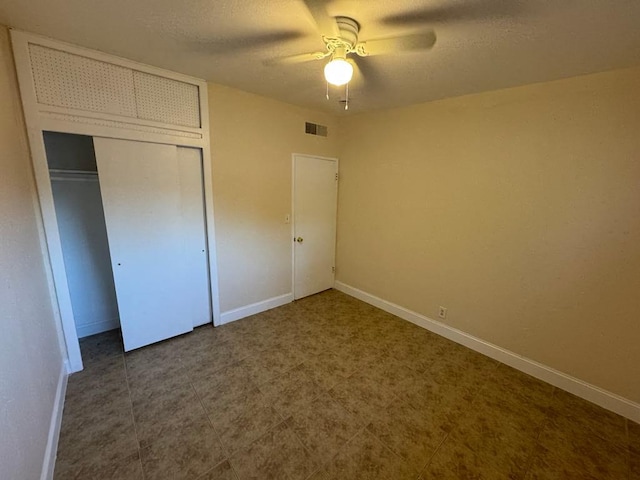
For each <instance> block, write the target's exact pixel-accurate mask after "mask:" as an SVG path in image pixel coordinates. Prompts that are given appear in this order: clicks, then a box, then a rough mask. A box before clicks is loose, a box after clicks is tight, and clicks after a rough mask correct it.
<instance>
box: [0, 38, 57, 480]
mask: <svg viewBox="0 0 640 480" xmlns="http://www.w3.org/2000/svg"><path fill="white" fill-rule="evenodd" d="M0 105H1V108H0V171H1V172H2V173H1V174H0V219H2V220H1V221H0V282H1V284H0V319H1V322H0V325H1V328H2V333H1V334H0V432H2V433H1V434H0V437H1V439H0V478H7V479H9V478H14V479H19V478H40V472H41V469H42V460H43V458H44V452H45V447H46V442H47V435H48V433H49V422H50V421H51V414H52V410H53V402H54V396H55V392H56V387H57V382H58V377H59V374H60V369H61V366H62V355H61V353H60V346H59V343H58V337H57V331H56V326H55V325H56V324H55V321H54V316H53V313H52V308H51V302H50V297H49V291H48V288H47V280H46V278H47V277H46V275H45V270H44V262H43V257H42V253H41V246H40V241H39V233H38V227H37V225H38V224H39V222H40V220H39V216H38V213H37V212H38V210H37V206H36V203H35V187H34V181H33V173H32V169H31V161H30V159H29V150H28V147H27V140H26V132H25V128H24V121H23V117H22V110H21V107H20V100H19V97H18V87H17V80H16V78H15V70H14V67H13V59H12V57H11V50H10V45H9V35H8V31H7V29H6V27H3V26H0Z"/></svg>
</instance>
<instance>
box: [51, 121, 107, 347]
mask: <svg viewBox="0 0 640 480" xmlns="http://www.w3.org/2000/svg"><path fill="white" fill-rule="evenodd" d="M43 137H44V144H45V151H46V156H47V164H48V167H49V178H50V181H51V190H52V193H53V203H54V208H55V213H56V219H57V223H58V231H59V234H60V243H61V246H62V254H63V260H64V267H65V272H66V276H67V284H68V288H69V295H70V297H71V306H72V309H73V317H74V321H75V328H76V333H77V336H78V339H82V338H85V337H88V336H91V335H96V334H99V333H103V332H107V331H110V330H118V335H120V333H119V329H120V315H119V312H118V302H117V299H116V290H115V284H114V279H113V271H112V267H111V256H110V252H109V242H108V238H107V229H106V225H105V217H104V209H103V204H102V196H101V192H100V182H99V177H98V168H97V165H96V155H95V150H94V145H93V137H90V136H85V135H77V134H69V133H58V132H49V131H45V132H43Z"/></svg>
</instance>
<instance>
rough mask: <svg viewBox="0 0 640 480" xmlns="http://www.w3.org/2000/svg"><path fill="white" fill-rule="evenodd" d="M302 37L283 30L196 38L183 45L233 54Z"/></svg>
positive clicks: (193, 48) (294, 32)
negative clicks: (236, 35) (235, 35)
mask: <svg viewBox="0 0 640 480" xmlns="http://www.w3.org/2000/svg"><path fill="white" fill-rule="evenodd" d="M303 36H304V35H303V34H302V33H300V32H298V31H293V30H284V31H279V32H268V33H258V34H253V35H246V36H238V37H225V38H197V39H195V40H191V41H187V42H185V45H187V46H188V47H189V48H190V49H191V50H196V51H202V52H206V53H212V54H219V53H235V52H242V51H248V50H257V49H261V48H267V47H269V46H270V45H277V44H284V43H286V42H290V41H292V40H297V39H299V38H301V37H303Z"/></svg>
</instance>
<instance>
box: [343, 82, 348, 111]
mask: <svg viewBox="0 0 640 480" xmlns="http://www.w3.org/2000/svg"><path fill="white" fill-rule="evenodd" d="M344 109H345V110H349V83H347V85H346V87H345V100H344Z"/></svg>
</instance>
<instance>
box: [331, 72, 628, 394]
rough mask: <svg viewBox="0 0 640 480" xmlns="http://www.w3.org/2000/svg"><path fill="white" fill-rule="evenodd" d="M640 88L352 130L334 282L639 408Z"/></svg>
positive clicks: (612, 82) (451, 103)
mask: <svg viewBox="0 0 640 480" xmlns="http://www.w3.org/2000/svg"><path fill="white" fill-rule="evenodd" d="M639 85H640V69H630V70H621V71H615V72H609V73H602V74H596V75H590V76H584V77H579V78H573V79H568V80H562V81H557V82H552V83H545V84H537V85H530V86H525V87H520V88H513V89H508V90H501V91H496V92H489V93H484V94H479V95H472V96H466V97H460V98H455V99H449V100H443V101H439V102H434V103H429V104H422V105H417V106H412V107H408V108H403V109H395V110H388V111H383V112H378V113H370V114H361V115H357V116H353V117H348V118H346V119H345V120H343V121H342V122H341V128H342V130H341V131H340V133H341V137H340V141H341V145H340V150H339V153H340V168H341V182H340V200H339V209H338V217H339V219H338V250H337V279H338V280H340V281H342V282H345V283H347V284H349V285H351V286H354V287H357V288H360V289H362V290H364V291H366V292H369V293H371V294H373V295H376V296H379V297H381V298H383V299H386V300H388V301H391V302H394V303H397V304H399V305H402V306H404V307H406V308H408V309H410V310H413V311H416V312H418V313H421V314H423V315H426V316H428V317H430V318H437V310H438V306H439V305H443V306H445V307H447V308H448V309H449V310H448V318H447V319H446V321H445V323H447V324H449V325H451V326H453V327H455V328H458V329H461V330H463V331H465V332H468V333H470V334H472V335H475V336H477V337H480V338H481V339H484V340H486V341H489V342H492V343H494V344H496V345H499V346H501V347H504V348H506V349H509V350H511V351H513V352H516V353H518V354H521V355H524V356H525V357H528V358H530V359H533V360H536V361H539V362H541V363H543V364H545V365H548V366H551V367H553V368H555V369H558V370H560V371H562V372H566V373H568V374H570V375H573V376H575V377H577V378H580V379H582V380H584V381H587V382H589V383H592V384H594V385H597V386H599V387H602V388H604V389H607V390H609V391H611V392H614V393H617V394H619V395H622V396H624V397H626V398H628V399H631V400H634V401H636V402H639V401H640V381H638V379H639V378H640V348H639V345H640V294H639V291H640V88H638V86H639Z"/></svg>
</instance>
